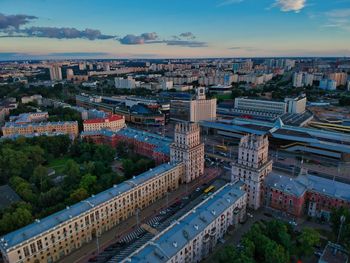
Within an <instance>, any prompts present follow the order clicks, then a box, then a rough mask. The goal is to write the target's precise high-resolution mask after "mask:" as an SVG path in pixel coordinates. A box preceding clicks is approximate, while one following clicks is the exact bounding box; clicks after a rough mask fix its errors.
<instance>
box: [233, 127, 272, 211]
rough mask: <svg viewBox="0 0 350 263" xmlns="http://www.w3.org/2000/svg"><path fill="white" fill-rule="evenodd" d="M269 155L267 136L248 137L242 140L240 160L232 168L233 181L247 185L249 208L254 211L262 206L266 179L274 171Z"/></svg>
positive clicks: (239, 151)
mask: <svg viewBox="0 0 350 263" xmlns="http://www.w3.org/2000/svg"><path fill="white" fill-rule="evenodd" d="M268 153H269V141H268V138H267V136H259V135H255V134H254V135H246V136H244V137H242V138H241V141H240V143H239V150H238V160H237V161H236V162H235V163H234V164H233V166H232V173H231V180H232V181H233V182H235V181H238V180H241V181H242V182H243V183H244V184H245V186H244V189H245V191H246V192H247V199H248V201H247V204H248V207H250V208H252V209H254V210H256V209H258V208H259V207H260V206H261V205H262V200H263V183H264V179H265V177H266V176H267V175H268V174H269V173H270V172H271V171H272V160H270V159H269V155H268Z"/></svg>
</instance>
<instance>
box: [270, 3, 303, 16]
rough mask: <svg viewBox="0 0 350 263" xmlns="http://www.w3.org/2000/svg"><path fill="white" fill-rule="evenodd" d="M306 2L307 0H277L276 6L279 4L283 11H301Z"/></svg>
mask: <svg viewBox="0 0 350 263" xmlns="http://www.w3.org/2000/svg"><path fill="white" fill-rule="evenodd" d="M305 4H306V0H276V1H275V4H274V6H278V7H279V8H280V9H281V11H283V12H290V11H294V12H296V13H299V12H300V11H301V10H302V9H303V8H304V7H305Z"/></svg>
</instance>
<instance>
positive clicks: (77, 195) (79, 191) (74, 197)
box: [70, 188, 89, 203]
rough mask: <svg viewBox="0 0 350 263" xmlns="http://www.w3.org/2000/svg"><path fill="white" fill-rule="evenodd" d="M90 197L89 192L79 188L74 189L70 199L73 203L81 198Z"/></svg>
mask: <svg viewBox="0 0 350 263" xmlns="http://www.w3.org/2000/svg"><path fill="white" fill-rule="evenodd" d="M88 197H89V194H88V192H87V191H86V189H84V188H78V189H76V190H74V191H73V193H71V195H70V200H71V202H72V203H77V202H80V201H81V200H84V199H86V198H88Z"/></svg>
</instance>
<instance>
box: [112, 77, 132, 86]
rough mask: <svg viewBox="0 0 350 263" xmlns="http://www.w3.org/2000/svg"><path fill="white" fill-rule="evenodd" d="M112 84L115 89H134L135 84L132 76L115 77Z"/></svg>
mask: <svg viewBox="0 0 350 263" xmlns="http://www.w3.org/2000/svg"><path fill="white" fill-rule="evenodd" d="M114 85H115V87H116V88H117V89H134V88H135V86H136V84H135V80H134V79H133V78H132V77H130V76H129V77H127V78H126V79H124V78H115V79H114Z"/></svg>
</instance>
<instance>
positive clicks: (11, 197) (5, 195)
mask: <svg viewBox="0 0 350 263" xmlns="http://www.w3.org/2000/svg"><path fill="white" fill-rule="evenodd" d="M19 201H22V199H21V198H20V197H19V196H18V194H17V193H16V192H15V191H13V189H12V188H11V187H10V186H9V185H7V184H5V185H1V186H0V209H3V208H6V207H8V206H9V205H11V204H12V203H15V202H19Z"/></svg>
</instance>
